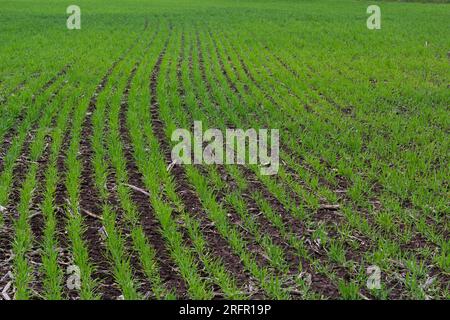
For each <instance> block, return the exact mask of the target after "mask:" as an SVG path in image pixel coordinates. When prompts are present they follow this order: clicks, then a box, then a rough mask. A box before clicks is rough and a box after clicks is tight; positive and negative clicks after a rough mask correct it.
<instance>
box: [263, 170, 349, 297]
mask: <svg viewBox="0 0 450 320" xmlns="http://www.w3.org/2000/svg"><path fill="white" fill-rule="evenodd" d="M282 175H283V172H281V173H280V176H282ZM263 178H264V179H266V178H265V177H263ZM273 190H274V192H277V189H276V188H273ZM298 190H299V188H298V187H297V191H298ZM303 194H304V192H303ZM309 198H310V199H311V197H309ZM288 204H289V202H287V205H288ZM316 205H318V201H316ZM331 248H332V250H331V251H330V252H331V253H332V255H333V256H340V257H344V256H345V255H343V254H342V250H339V249H340V247H339V246H338V245H333V246H332V247H331ZM335 251H336V253H335ZM339 252H341V254H337V253H339ZM354 292H357V291H356V290H354Z"/></svg>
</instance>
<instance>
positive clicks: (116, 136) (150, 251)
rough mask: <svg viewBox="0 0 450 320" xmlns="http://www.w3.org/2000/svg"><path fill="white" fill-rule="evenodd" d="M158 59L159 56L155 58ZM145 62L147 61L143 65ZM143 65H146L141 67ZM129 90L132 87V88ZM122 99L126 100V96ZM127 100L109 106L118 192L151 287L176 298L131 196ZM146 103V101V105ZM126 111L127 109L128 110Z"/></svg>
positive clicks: (148, 52) (165, 296)
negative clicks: (123, 123) (124, 117)
mask: <svg viewBox="0 0 450 320" xmlns="http://www.w3.org/2000/svg"><path fill="white" fill-rule="evenodd" d="M156 35H157V32H155V35H154V37H156ZM156 41H158V42H157V44H158V45H156V44H155V43H153V42H154V41H152V44H151V45H152V47H151V48H148V49H146V50H145V51H143V52H142V53H141V54H140V57H139V60H138V62H137V63H136V64H135V68H138V69H137V70H136V71H135V72H136V73H135V74H134V75H133V76H132V78H129V79H128V80H127V84H128V83H129V84H130V87H133V85H136V83H135V81H136V80H135V78H136V74H137V73H138V72H140V71H139V70H143V71H146V70H147V66H148V65H149V63H150V62H149V60H148V59H146V57H147V56H150V57H156V56H157V50H158V48H159V47H160V46H161V42H162V40H161V39H156ZM154 59H156V58H154ZM142 61H143V62H144V63H143V64H142ZM141 64H142V67H140V66H141ZM130 77H131V76H130ZM128 89H129V88H128ZM146 89H147V88H146V87H143V88H142V87H141V88H140V90H146ZM122 99H125V97H124V96H122ZM126 99H127V101H123V100H122V101H116V102H114V103H111V105H110V109H109V128H110V130H109V135H108V137H107V146H108V151H109V157H110V159H111V164H112V167H113V169H114V175H115V181H116V187H117V190H116V191H117V195H118V198H119V202H120V205H121V208H123V219H124V220H125V223H126V225H127V226H128V227H129V230H131V238H132V243H133V248H134V251H135V252H136V254H137V256H138V257H139V261H140V263H141V266H142V270H143V272H144V274H145V275H146V277H147V278H148V279H149V281H150V284H151V289H152V293H153V296H154V297H155V298H157V299H174V298H175V295H174V293H173V292H171V291H170V289H167V288H166V287H165V285H164V283H163V282H162V280H161V277H160V275H159V266H158V263H157V261H156V251H155V249H154V248H153V247H152V246H151V244H150V243H149V241H148V239H147V238H146V235H145V232H144V230H143V228H142V225H141V223H140V213H139V210H138V208H137V207H136V204H135V203H133V200H132V198H131V192H132V191H131V189H130V185H129V178H128V172H127V166H126V161H127V160H126V159H125V156H124V151H123V150H124V145H123V142H122V138H121V133H120V114H121V112H122V110H121V108H123V107H124V106H122V104H125V105H126V106H129V101H128V97H126ZM144 105H145V104H144ZM125 112H126V111H125Z"/></svg>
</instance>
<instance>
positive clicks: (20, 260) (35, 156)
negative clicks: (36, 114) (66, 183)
mask: <svg viewBox="0 0 450 320" xmlns="http://www.w3.org/2000/svg"><path fill="white" fill-rule="evenodd" d="M72 91H73V88H69V87H66V88H65V89H63V91H62V92H61V95H59V96H58V97H57V98H56V99H54V100H53V101H52V102H51V104H50V105H49V106H48V108H47V109H46V110H45V113H44V114H43V115H42V117H41V118H40V120H39V123H38V128H37V131H36V135H35V137H34V140H33V141H32V142H30V150H29V152H30V166H29V168H28V170H27V172H26V174H25V179H24V181H23V183H22V185H21V189H20V199H19V202H18V204H17V212H18V218H17V220H15V221H14V242H13V269H14V271H13V275H14V287H15V290H16V295H15V298H16V299H18V300H27V299H29V298H30V297H31V296H32V292H31V290H30V288H31V287H30V283H31V281H33V280H34V279H33V274H34V267H33V265H32V264H31V262H30V261H29V254H30V250H31V249H32V248H33V233H32V230H31V225H30V219H31V210H30V207H31V205H32V203H33V199H34V196H35V190H36V188H37V185H38V183H39V181H37V177H36V175H37V173H38V170H39V169H40V164H39V160H40V159H41V157H42V156H43V155H44V152H45V149H46V148H48V146H47V145H46V139H45V138H46V137H47V136H48V135H49V134H50V133H52V132H53V133H54V134H53V135H56V134H58V133H59V132H60V129H62V128H61V127H63V126H64V125H65V120H66V121H67V115H68V113H69V112H70V109H71V107H72V106H71V105H70V104H67V103H64V99H65V97H66V95H70V94H71V93H72ZM61 105H63V108H62V109H60V106H61ZM58 112H59V116H58V119H57V120H56V121H57V123H58V124H59V125H60V126H61V127H56V128H52V129H50V128H49V127H50V126H51V123H52V120H53V119H54V117H56V116H57V114H58Z"/></svg>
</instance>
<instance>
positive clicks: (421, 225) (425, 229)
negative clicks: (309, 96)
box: [275, 57, 445, 261]
mask: <svg viewBox="0 0 450 320" xmlns="http://www.w3.org/2000/svg"><path fill="white" fill-rule="evenodd" d="M289 65H291V67H292V68H295V66H296V64H295V60H294V58H291V57H290V58H289ZM275 70H276V69H275ZM305 72H306V73H308V70H304V71H303V73H305ZM337 72H340V73H342V71H341V70H338V71H337ZM297 74H302V73H301V72H297ZM315 74H316V81H318V80H319V78H317V76H318V75H320V74H317V73H315ZM313 75H314V74H310V77H312V76H313ZM344 75H345V74H344ZM288 78H289V77H288ZM283 79H286V78H283ZM327 90H329V89H327V88H321V91H324V92H326V91H327ZM341 91H342V93H341V95H342V94H345V93H346V92H347V91H345V90H341ZM331 94H332V93H328V95H331ZM352 97H353V95H350V96H347V97H346V100H347V101H348V100H352V99H353V98H352ZM374 99H375V98H374ZM374 99H369V101H373V100H374ZM396 101H397V100H396ZM356 102H357V101H353V104H357V103H356ZM405 103H406V102H405ZM341 104H342V103H341ZM333 110H334V109H333V108H331V112H333ZM334 111H335V110H334ZM325 115H326V117H327V118H328V119H329V120H330V122H332V124H333V127H335V128H336V127H339V126H337V124H338V123H337V121H338V120H339V119H340V117H339V116H336V114H331V115H329V114H325ZM364 116H365V117H366V118H364ZM380 116H381V117H383V119H381V118H379V117H378V118H377V117H375V118H374V115H373V114H367V112H366V113H362V114H361V116H359V115H357V119H356V120H357V121H356V122H355V121H353V119H349V120H348V121H346V122H345V123H341V124H340V126H345V125H346V124H351V125H352V126H357V127H358V128H357V129H355V130H357V131H359V132H363V135H365V136H367V135H370V132H377V131H379V130H377V129H376V128H380V125H381V126H382V125H384V124H386V125H389V126H391V127H392V126H393V125H394V126H395V127H393V128H392V130H395V131H397V132H399V131H398V129H399V128H401V127H402V125H401V124H400V120H402V121H403V120H405V118H404V117H402V118H399V119H397V118H396V119H397V120H395V119H394V120H392V119H391V118H392V117H389V119H391V120H392V121H390V122H389V123H385V121H380V120H384V119H386V115H382V114H381V115H380ZM367 117H368V119H367ZM361 118H362V119H361ZM411 121H412V122H413V123H415V125H414V127H417V125H418V124H417V121H415V120H414V119H411V118H408V123H409V124H410V125H409V127H411V128H413V127H412V126H411ZM364 122H371V123H370V124H364ZM339 123H340V122H339ZM377 123H379V125H378V126H377ZM422 127H423V125H422ZM371 128H375V130H372V129H371ZM365 129H366V130H368V132H366V133H364V132H365ZM410 130H413V131H414V135H417V130H416V129H410ZM428 131H429V130H427V132H428ZM433 132H434V131H433ZM396 136H397V137H398V138H401V139H405V138H406V139H407V140H408V139H409V138H408V135H402V136H400V135H398V134H397V135H396ZM420 136H421V139H422V140H423V139H425V138H423V137H424V136H428V139H430V138H433V139H435V138H436V136H442V130H440V132H434V133H430V132H428V133H425V132H424V134H421V135H420ZM348 138H351V137H348ZM378 138H380V139H382V141H381V140H380V139H378ZM371 140H372V142H371V143H370V144H369V145H368V146H367V148H368V151H367V152H366V153H367V156H366V158H367V157H368V159H367V160H365V161H357V162H356V170H360V171H361V170H364V169H366V168H367V162H368V161H370V162H372V163H375V165H374V166H372V167H374V168H375V169H376V170H375V169H374V170H372V172H368V173H365V175H366V176H368V180H369V181H370V180H376V179H379V173H378V171H379V169H380V167H381V170H382V171H386V170H388V168H386V166H384V165H383V163H380V164H376V163H378V162H380V160H379V159H385V158H386V156H387V154H386V151H387V150H394V149H392V148H396V147H397V146H398V145H402V144H404V143H397V141H398V139H396V140H395V139H388V140H386V139H385V138H383V137H382V136H380V135H377V136H375V138H372V139H371ZM438 140H439V139H438ZM440 140H443V139H440ZM404 141H406V140H404ZM358 144H359V145H360V144H361V143H358ZM424 144H427V142H424ZM347 145H350V143H348V144H347ZM428 145H429V144H428ZM433 146H434V144H433ZM372 147H375V150H374V152H375V153H376V154H374V155H372V152H370V149H372ZM443 148H444V147H443ZM444 149H445V148H444ZM444 149H443V150H444ZM377 150H378V151H380V152H378V151H377ZM421 150H423V148H422V149H421ZM411 152H413V153H414V154H411ZM431 153H432V154H435V156H434V157H436V158H437V159H438V157H439V156H438V155H439V154H443V152H436V150H435V148H434V147H433V149H432V150H425V151H424V154H425V156H426V157H428V158H430V156H429V155H430V154H431ZM396 154H398V156H396ZM388 156H389V159H386V161H387V160H389V161H392V159H393V157H397V158H399V157H400V158H399V159H398V160H400V163H399V164H398V165H396V166H395V168H394V169H389V170H391V171H392V172H391V173H390V174H389V177H390V178H389V180H386V181H384V182H383V183H382V184H384V185H387V186H388V187H389V189H391V190H388V191H389V193H390V194H388V192H384V193H383V194H382V198H383V200H384V199H385V200H384V201H383V203H384V202H386V203H387V204H388V206H389V207H390V208H388V209H392V211H393V213H394V214H395V216H396V218H397V219H400V222H401V223H404V224H406V228H407V230H408V232H401V233H400V232H397V235H398V236H400V237H401V238H400V239H403V241H404V242H405V243H406V242H408V241H409V240H411V238H412V237H413V233H412V231H409V229H410V228H412V227H414V225H418V226H417V229H419V231H420V232H421V233H422V234H424V235H425V236H426V237H427V238H428V239H429V240H431V241H432V242H434V243H437V244H439V245H442V244H443V241H442V240H443V239H442V235H440V234H438V233H436V231H435V230H433V225H429V224H428V221H427V218H428V216H427V215H422V218H420V219H419V221H417V220H418V218H417V217H411V215H405V214H402V212H404V210H405V209H404V206H403V208H402V205H401V203H399V199H398V196H399V194H400V195H402V196H404V195H407V194H409V192H404V191H402V192H396V193H397V194H395V192H394V194H392V193H393V190H392V188H391V187H390V185H396V186H400V184H399V183H398V182H399V181H398V179H397V180H395V181H393V179H392V177H393V175H395V176H396V177H397V178H400V177H399V176H398V170H399V169H398V168H399V167H400V168H401V167H402V163H401V162H404V160H405V159H407V161H408V162H409V163H411V164H412V165H411V166H410V167H411V168H412V169H413V170H410V169H408V170H406V169H405V170H406V171H405V170H404V171H405V173H407V174H408V175H409V176H410V177H411V179H415V178H414V176H415V175H416V169H419V168H422V169H420V170H422V171H424V172H425V171H426V172H429V170H428V169H427V167H428V166H427V165H426V164H425V163H424V162H423V161H422V160H421V159H419V158H420V157H419V156H418V155H417V152H415V151H410V152H409V155H406V156H405V154H404V153H399V152H396V151H392V152H389V155H388ZM343 158H345V159H347V158H348V157H343ZM350 158H355V157H350ZM430 159H431V158H430ZM398 160H397V161H398ZM331 161H334V162H335V161H336V158H335V157H332V158H331ZM417 161H422V162H421V163H418V162H417ZM430 161H431V160H430ZM346 162H347V160H346ZM338 167H342V168H344V165H343V164H341V165H338ZM358 167H359V168H358ZM377 168H378V169H377ZM342 171H343V172H344V173H346V175H347V176H349V177H350V178H351V180H354V179H357V178H352V175H353V174H352V170H351V169H349V168H348V167H346V168H345V170H342ZM439 175H440V176H439ZM443 175H445V173H444V172H443V171H440V172H437V175H436V174H433V176H432V177H430V179H431V180H430V181H429V183H428V182H427V184H428V185H430V184H431V185H432V186H433V187H432V188H431V189H430V188H428V190H437V189H439V188H440V187H439V186H440V185H441V184H442V181H443V179H444V178H443ZM382 179H384V178H382ZM401 180H402V181H403V180H404V177H403V178H402V179H401ZM358 181H360V180H357V181H356V182H358ZM362 183H364V182H363V181H362V182H359V184H362ZM356 185H357V184H356ZM410 185H411V186H417V187H418V188H422V189H423V188H424V187H423V186H422V184H421V185H420V186H418V185H417V184H416V183H415V182H414V183H413V184H410ZM431 185H430V186H431ZM364 186H366V187H367V189H370V188H369V187H368V185H367V183H364ZM436 188H437V189H436ZM361 189H366V188H358V190H361ZM428 193H429V192H428ZM432 193H433V194H436V195H438V194H439V192H432ZM350 196H351V197H352V198H353V199H354V200H355V201H357V202H361V205H367V200H366V199H367V198H370V194H369V196H368V197H366V196H364V195H363V194H362V193H361V192H357V191H355V192H351V193H350ZM439 197H440V199H436V201H434V200H432V199H430V198H429V197H428V198H423V199H422V200H424V201H423V202H422V205H420V204H419V200H420V199H419V198H417V197H416V196H414V195H412V200H413V203H416V204H417V205H416V207H418V209H419V210H422V211H424V212H427V213H430V206H429V204H430V203H435V206H434V207H435V209H434V210H432V211H433V212H434V213H436V212H439V211H440V209H439V208H441V207H443V205H444V206H445V201H444V202H443V201H442V200H443V198H442V195H441V196H439ZM400 200H401V198H400ZM404 200H405V199H403V201H404ZM364 201H365V202H366V203H364ZM436 202H437V203H436ZM390 203H393V204H392V205H391V204H390ZM439 203H441V204H439ZM391 217H392V215H389V217H386V215H381V216H380V218H379V219H380V224H382V225H384V226H385V227H386V229H388V231H389V229H393V227H394V226H395V224H394V223H393V222H392V221H391V220H393V219H392V218H391ZM439 218H440V215H439V214H437V215H436V214H435V217H434V219H435V220H437V221H439ZM394 231H398V230H394ZM389 232H391V231H389ZM442 259H443V256H442V255H441V256H440V260H441V261H442Z"/></svg>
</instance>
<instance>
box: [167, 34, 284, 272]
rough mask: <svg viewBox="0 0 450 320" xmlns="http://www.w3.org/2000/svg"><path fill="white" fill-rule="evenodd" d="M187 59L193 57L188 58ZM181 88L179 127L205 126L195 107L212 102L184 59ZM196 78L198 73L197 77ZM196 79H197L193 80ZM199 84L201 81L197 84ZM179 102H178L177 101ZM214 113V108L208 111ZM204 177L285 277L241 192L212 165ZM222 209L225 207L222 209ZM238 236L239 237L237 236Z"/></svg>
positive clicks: (279, 257) (276, 250) (278, 252)
mask: <svg viewBox="0 0 450 320" xmlns="http://www.w3.org/2000/svg"><path fill="white" fill-rule="evenodd" d="M192 46H193V45H192V41H191V43H190V52H191V55H194V56H198V55H197V53H198V52H197V51H195V53H194V52H193V48H192ZM191 59H193V57H192V56H191ZM182 67H183V69H182V70H183V75H184V77H183V79H184V81H183V84H182V85H183V86H184V88H185V89H186V90H185V92H186V93H187V95H186V99H185V100H186V101H185V105H186V107H189V110H187V111H186V113H187V114H188V115H189V117H188V118H186V117H185V116H184V117H183V116H179V117H178V119H181V120H180V121H182V125H185V126H186V125H188V124H189V121H191V124H192V121H193V120H194V119H195V120H201V121H202V123H203V124H204V125H205V126H208V125H209V123H210V122H211V121H210V119H209V118H210V114H209V113H210V112H211V111H207V112H206V113H205V112H204V109H205V107H204V106H202V108H200V107H199V105H206V106H207V107H208V108H211V106H212V103H213V102H212V101H211V97H210V95H209V94H208V91H207V88H205V87H204V86H203V87H201V88H198V87H195V86H194V85H193V83H192V82H191V79H190V78H192V80H193V78H194V76H193V75H191V74H189V73H188V69H189V66H188V61H187V60H185V61H184V63H183V65H182ZM197 75H198V74H197ZM197 79H198V78H197ZM199 83H200V84H201V82H199ZM174 89H176V88H171V89H170V91H173V90H174ZM178 100H179V99H178ZM212 109H213V110H215V108H212ZM221 117H222V116H221V115H220V114H217V112H216V116H215V117H214V119H216V118H217V119H221ZM221 128H224V123H223V122H222V123H221ZM226 171H233V172H234V173H236V172H237V169H236V167H234V166H226ZM207 174H208V184H209V186H210V187H211V188H212V190H215V192H221V193H222V194H226V196H225V197H224V199H223V200H222V205H224V207H228V209H231V210H232V211H234V212H235V213H236V214H237V215H238V218H239V219H240V221H241V223H240V226H241V228H242V231H245V233H247V234H250V235H251V237H252V238H254V239H255V241H256V242H257V243H258V244H259V245H260V246H261V247H262V249H263V253H262V255H263V256H265V257H266V259H267V260H268V261H269V263H270V265H271V267H273V268H275V269H276V270H277V271H278V272H280V273H281V274H282V275H284V274H286V273H287V272H288V269H289V266H288V264H287V262H286V260H285V258H284V256H283V251H282V249H281V248H280V247H279V246H278V245H276V244H274V243H273V241H272V239H271V238H270V237H269V236H267V235H265V234H264V232H261V230H260V228H259V225H258V224H257V223H256V222H255V221H254V220H253V218H252V217H251V215H250V214H249V213H248V212H247V208H246V207H247V205H246V203H245V200H244V198H243V197H242V195H241V193H240V192H241V190H236V189H233V188H230V186H229V185H227V184H226V183H224V182H223V180H222V178H221V176H220V173H219V171H218V168H216V166H208V167H207ZM225 210H226V208H225ZM241 237H242V236H241Z"/></svg>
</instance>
